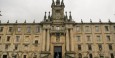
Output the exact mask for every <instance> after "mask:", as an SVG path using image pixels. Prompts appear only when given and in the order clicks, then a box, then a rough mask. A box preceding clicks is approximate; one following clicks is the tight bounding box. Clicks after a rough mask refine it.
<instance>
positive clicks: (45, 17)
mask: <svg viewBox="0 0 115 58" xmlns="http://www.w3.org/2000/svg"><path fill="white" fill-rule="evenodd" d="M44 20H46V12H45V15H44Z"/></svg>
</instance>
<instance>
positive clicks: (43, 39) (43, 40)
mask: <svg viewBox="0 0 115 58" xmlns="http://www.w3.org/2000/svg"><path fill="white" fill-rule="evenodd" d="M45 33H46V32H45V29H43V37H42V51H45V36H46V35H45Z"/></svg>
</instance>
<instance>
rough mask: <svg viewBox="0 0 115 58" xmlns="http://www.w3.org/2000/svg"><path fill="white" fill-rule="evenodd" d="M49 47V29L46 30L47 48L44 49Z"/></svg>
mask: <svg viewBox="0 0 115 58" xmlns="http://www.w3.org/2000/svg"><path fill="white" fill-rule="evenodd" d="M49 48H50V33H49V29H48V30H47V49H46V51H49Z"/></svg>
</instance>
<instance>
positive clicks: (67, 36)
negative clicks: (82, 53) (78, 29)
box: [66, 29, 70, 51]
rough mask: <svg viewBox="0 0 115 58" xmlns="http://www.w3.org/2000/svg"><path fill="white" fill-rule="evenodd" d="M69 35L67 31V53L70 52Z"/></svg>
mask: <svg viewBox="0 0 115 58" xmlns="http://www.w3.org/2000/svg"><path fill="white" fill-rule="evenodd" d="M69 48H70V47H69V34H68V29H67V30H66V51H69Z"/></svg>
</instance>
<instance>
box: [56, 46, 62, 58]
mask: <svg viewBox="0 0 115 58" xmlns="http://www.w3.org/2000/svg"><path fill="white" fill-rule="evenodd" d="M54 58H62V47H61V46H55V47H54Z"/></svg>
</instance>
